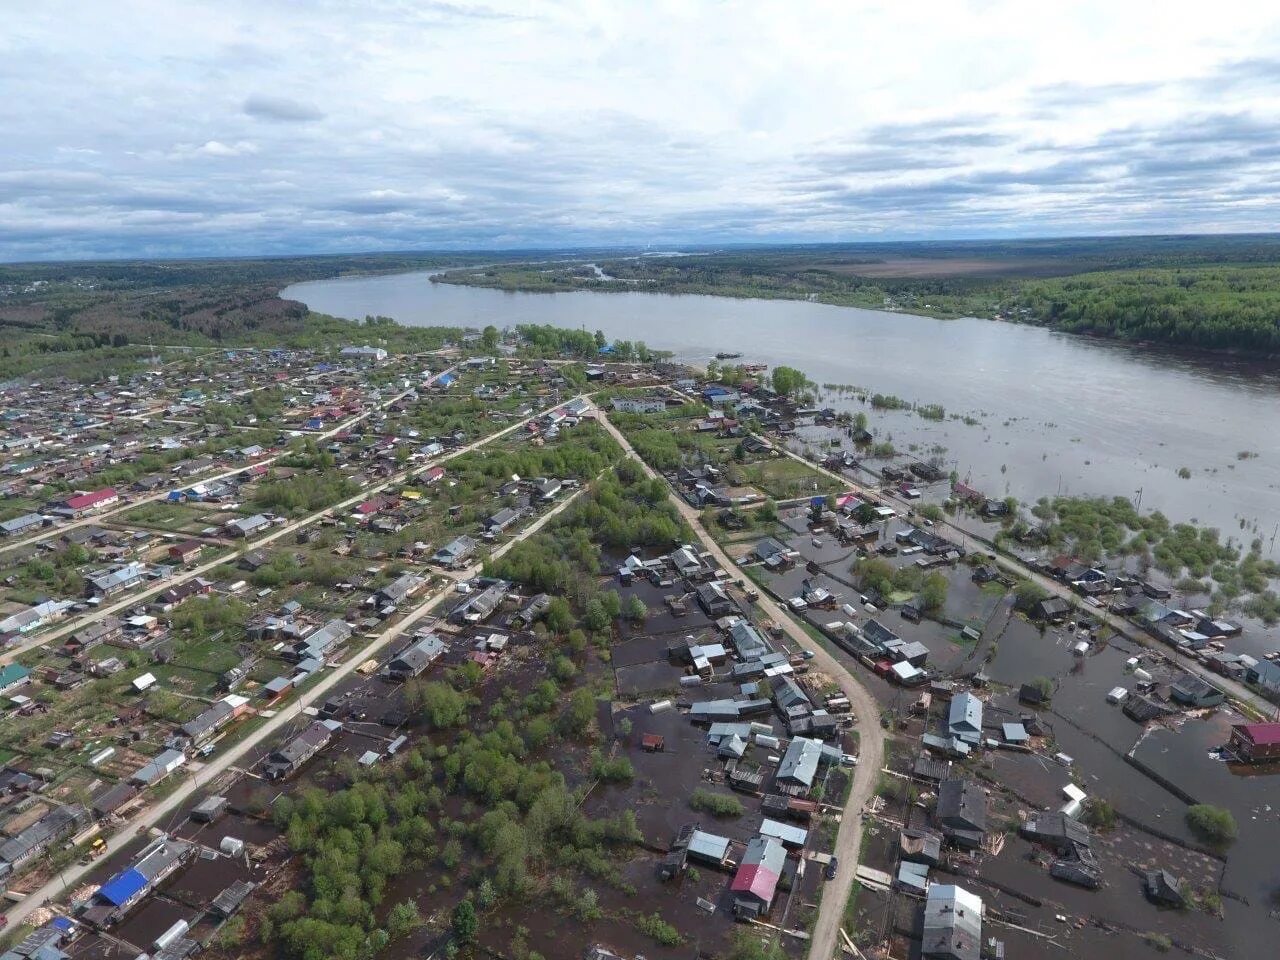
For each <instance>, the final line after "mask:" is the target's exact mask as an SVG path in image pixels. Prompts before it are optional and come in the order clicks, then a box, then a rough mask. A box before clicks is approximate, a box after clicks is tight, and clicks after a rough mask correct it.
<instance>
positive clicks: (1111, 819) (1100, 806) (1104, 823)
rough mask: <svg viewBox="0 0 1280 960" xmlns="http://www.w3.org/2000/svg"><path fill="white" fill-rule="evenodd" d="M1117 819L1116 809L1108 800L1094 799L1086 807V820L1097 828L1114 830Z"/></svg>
mask: <svg viewBox="0 0 1280 960" xmlns="http://www.w3.org/2000/svg"><path fill="white" fill-rule="evenodd" d="M1116 820H1117V817H1116V809H1115V807H1113V806H1111V804H1110V803H1108V802H1107V801H1106V800H1098V799H1092V800H1090V801H1089V803H1088V805H1087V806H1086V807H1085V808H1084V822H1085V823H1087V824H1088V825H1089V826H1091V827H1093V829H1095V830H1112V829H1114V828H1115V825H1116Z"/></svg>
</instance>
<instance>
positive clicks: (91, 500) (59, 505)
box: [53, 487, 120, 518]
mask: <svg viewBox="0 0 1280 960" xmlns="http://www.w3.org/2000/svg"><path fill="white" fill-rule="evenodd" d="M119 501H120V495H119V494H118V493H117V492H116V490H115V488H114V487H103V488H102V489H101V490H94V491H93V492H92V493H78V494H76V495H74V496H71V497H66V498H65V499H63V500H60V501H56V502H55V503H54V506H53V512H54V513H56V514H58V515H59V516H64V517H72V518H76V517H83V516H85V515H86V514H90V513H97V512H98V511H99V510H105V509H106V508H107V507H110V506H112V505H114V504H116V503H118V502H119Z"/></svg>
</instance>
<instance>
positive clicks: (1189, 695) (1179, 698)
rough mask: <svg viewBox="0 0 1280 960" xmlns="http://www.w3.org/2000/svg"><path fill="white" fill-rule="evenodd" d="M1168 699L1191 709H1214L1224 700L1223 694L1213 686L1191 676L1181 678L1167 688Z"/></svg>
mask: <svg viewBox="0 0 1280 960" xmlns="http://www.w3.org/2000/svg"><path fill="white" fill-rule="evenodd" d="M1169 697H1170V699H1172V700H1173V701H1174V702H1175V703H1180V704H1182V705H1183V706H1184V707H1191V708H1193V709H1198V708H1202V707H1216V706H1217V705H1218V704H1220V703H1222V702H1223V701H1224V700H1225V699H1226V696H1225V695H1224V694H1223V692H1222V691H1221V690H1219V689H1218V688H1217V687H1215V686H1214V685H1213V684H1211V683H1209V682H1208V681H1207V680H1202V679H1201V678H1200V677H1196V676H1192V675H1191V674H1187V675H1186V676H1185V677H1182V678H1181V679H1180V680H1178V681H1177V682H1176V683H1174V684H1173V686H1171V687H1170V688H1169Z"/></svg>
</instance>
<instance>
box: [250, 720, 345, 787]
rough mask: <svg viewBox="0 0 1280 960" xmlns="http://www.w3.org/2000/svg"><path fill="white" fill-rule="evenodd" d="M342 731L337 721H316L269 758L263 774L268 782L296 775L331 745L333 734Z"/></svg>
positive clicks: (264, 765)
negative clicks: (309, 761)
mask: <svg viewBox="0 0 1280 960" xmlns="http://www.w3.org/2000/svg"><path fill="white" fill-rule="evenodd" d="M341 729H342V724H340V723H338V722H337V721H336V720H316V721H314V722H313V723H312V724H311V725H310V726H308V727H307V728H306V729H305V730H303V731H302V732H301V733H300V734H298V735H297V736H296V737H294V738H293V739H292V740H290V741H289V742H288V743H286V744H285V745H284V746H283V747H281V748H280V749H279V750H275V751H273V752H272V753H270V754H269V755H268V756H267V760H266V763H265V764H263V774H264V775H265V776H266V778H267V779H268V780H283V779H284V778H285V777H288V776H290V775H291V774H293V773H296V772H297V771H298V770H299V769H301V768H302V765H303V764H305V763H306V762H307V761H308V760H310V759H311V758H312V757H314V756H315V755H316V754H317V753H319V752H320V751H321V750H323V749H324V748H325V747H326V746H328V745H329V742H330V741H331V740H332V739H333V734H334V732H335V731H337V730H341Z"/></svg>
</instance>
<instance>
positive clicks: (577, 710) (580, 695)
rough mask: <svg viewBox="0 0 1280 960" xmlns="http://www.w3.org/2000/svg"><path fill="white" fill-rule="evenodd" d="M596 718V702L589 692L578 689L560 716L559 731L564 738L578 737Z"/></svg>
mask: <svg viewBox="0 0 1280 960" xmlns="http://www.w3.org/2000/svg"><path fill="white" fill-rule="evenodd" d="M595 717H596V701H595V698H594V697H593V696H591V691H590V690H587V689H585V688H579V689H577V690H575V691H573V696H571V697H570V698H569V706H568V707H567V708H566V709H565V711H564V713H562V714H561V715H560V730H561V732H563V733H564V734H565V736H575V737H580V736H582V735H583V734H585V733H586V732H587V730H588V729H589V728H590V727H591V721H592V720H594V719H595Z"/></svg>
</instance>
